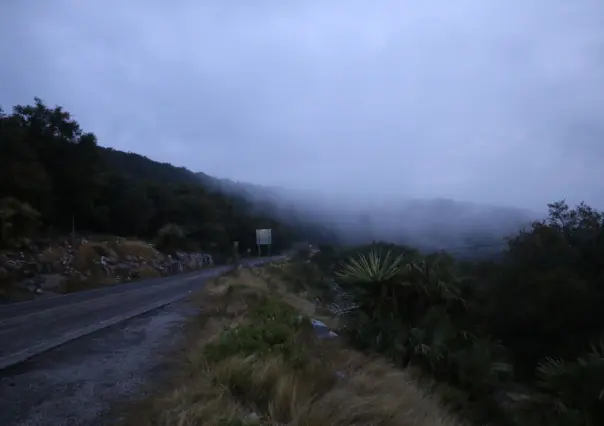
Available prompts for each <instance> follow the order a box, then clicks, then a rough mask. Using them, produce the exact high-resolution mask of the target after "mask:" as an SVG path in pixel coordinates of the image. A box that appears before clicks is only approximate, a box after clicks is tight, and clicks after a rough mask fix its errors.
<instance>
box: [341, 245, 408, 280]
mask: <svg viewBox="0 0 604 426" xmlns="http://www.w3.org/2000/svg"><path fill="white" fill-rule="evenodd" d="M403 259H404V256H403V255H398V256H392V252H390V251H387V252H386V253H385V254H383V253H381V252H380V251H378V250H377V249H375V248H372V249H371V250H370V251H369V254H363V253H359V254H358V255H357V257H352V258H349V259H347V260H345V261H343V262H340V266H341V270H340V271H337V272H336V276H337V277H338V278H340V279H343V280H344V281H347V282H356V283H380V282H384V281H387V280H390V279H392V278H393V277H395V276H396V275H397V274H399V273H400V272H401V264H402V263H403Z"/></svg>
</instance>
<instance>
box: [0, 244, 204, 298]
mask: <svg viewBox="0 0 604 426" xmlns="http://www.w3.org/2000/svg"><path fill="white" fill-rule="evenodd" d="M211 265H213V260H212V256H210V255H209V254H205V253H175V254H174V255H166V254H163V253H161V252H159V251H157V250H156V249H155V248H154V247H153V245H152V244H149V243H146V242H144V241H135V240H127V239H122V238H115V239H113V238H112V239H109V240H96V241H94V240H87V239H79V240H78V241H76V242H75V244H72V243H71V242H70V241H60V242H55V243H53V244H49V243H46V244H32V245H30V246H28V247H27V248H25V249H21V250H13V251H3V252H1V253H0V301H4V302H11V301H22V300H31V299H33V298H40V297H46V296H52V295H56V294H63V293H70V292H74V291H79V290H85V289H90V288H96V287H102V286H105V285H111V284H117V283H120V282H127V281H132V280H135V279H141V278H152V277H157V276H165V275H172V274H177V273H181V272H187V271H195V270H199V269H202V268H204V267H209V266H211Z"/></svg>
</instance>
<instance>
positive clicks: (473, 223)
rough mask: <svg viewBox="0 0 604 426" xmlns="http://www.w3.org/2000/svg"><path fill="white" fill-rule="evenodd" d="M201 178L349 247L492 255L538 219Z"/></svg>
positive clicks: (492, 209)
mask: <svg viewBox="0 0 604 426" xmlns="http://www.w3.org/2000/svg"><path fill="white" fill-rule="evenodd" d="M197 175H198V177H199V178H200V179H201V180H202V181H203V182H205V183H206V185H210V186H212V187H213V188H215V189H217V190H220V191H221V192H224V193H227V194H236V195H239V196H243V197H245V198H246V199H247V200H249V201H250V202H252V203H253V204H255V205H257V206H263V209H266V208H269V206H270V208H271V209H272V210H273V211H274V212H275V213H276V214H277V215H278V216H279V217H282V218H283V219H285V220H287V219H288V215H289V214H290V213H291V212H295V214H296V215H301V216H304V217H305V218H306V219H307V220H312V221H313V222H316V223H319V224H322V225H324V226H326V227H328V228H329V229H331V230H333V231H334V232H335V233H336V235H337V236H338V239H339V240H340V242H342V243H344V244H358V243H364V242H370V241H372V240H379V241H388V242H394V243H400V244H408V245H412V246H415V247H419V248H421V249H424V250H440V249H443V250H451V251H453V252H456V253H458V254H459V255H462V256H463V255H468V256H473V255H480V254H490V253H493V252H497V251H498V250H499V249H500V248H501V247H502V246H503V244H502V243H503V242H504V238H505V237H506V236H507V235H509V234H511V233H514V232H516V231H518V230H519V229H520V228H521V227H523V226H525V225H527V224H529V223H530V222H531V221H532V220H535V219H539V215H538V214H537V213H535V212H531V211H528V210H524V209H520V208H513V207H505V206H496V205H487V204H480V203H473V202H465V201H456V200H451V199H445V198H436V199H418V198H404V197H403V196H401V197H398V196H390V197H377V196H376V197H362V196H354V195H343V194H325V193H323V194H320V193H312V192H301V191H292V190H288V189H284V188H279V187H266V186H262V185H255V184H250V183H245V182H235V181H232V180H229V179H218V178H213V177H211V176H208V175H205V174H203V173H198V174H197Z"/></svg>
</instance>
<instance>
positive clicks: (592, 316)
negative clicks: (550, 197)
mask: <svg viewBox="0 0 604 426" xmlns="http://www.w3.org/2000/svg"><path fill="white" fill-rule="evenodd" d="M315 259H316V264H317V265H319V266H320V267H321V268H323V269H324V270H325V271H331V273H332V274H333V276H334V277H335V278H336V279H337V280H338V282H339V283H340V284H341V286H343V287H344V288H345V289H347V290H348V291H349V292H350V294H352V295H353V297H354V300H356V303H357V304H358V308H357V309H356V310H353V311H352V312H351V313H349V314H347V315H345V317H344V319H345V324H346V325H345V329H346V330H347V335H348V337H349V339H350V340H351V342H353V343H354V344H355V345H357V347H359V348H361V349H364V350H368V351H376V352H379V353H382V354H385V355H386V356H388V357H389V358H390V359H392V360H393V361H395V362H396V363H397V364H398V365H400V366H404V367H407V366H412V367H416V368H419V369H421V370H422V371H423V372H424V373H426V375H427V376H428V377H432V378H434V379H436V381H437V382H438V383H439V385H438V386H436V387H435V389H437V393H438V394H439V395H441V396H443V397H444V398H445V400H446V401H447V402H448V403H449V404H450V406H452V407H454V408H456V409H458V410H460V411H462V412H463V413H464V415H466V416H469V417H470V418H471V419H472V420H474V422H475V424H477V425H485V424H492V425H522V426H525V425H526V426H529V425H530V426H534V425H548V426H557V425H560V426H579V425H585V426H588V425H601V424H604V341H603V340H602V339H603V338H604V315H602V307H603V306H604V281H603V280H604V214H603V213H602V212H599V211H596V210H594V209H592V208H590V207H589V206H587V205H585V204H580V205H579V206H577V207H576V208H574V209H573V208H570V207H569V206H568V205H567V204H566V203H564V202H557V203H553V204H551V205H550V206H549V217H548V219H546V220H544V221H540V222H535V223H533V224H532V227H530V228H529V229H526V230H523V231H521V232H519V233H518V234H517V235H515V236H513V237H511V238H510V239H509V244H508V247H507V249H506V250H505V252H504V253H503V255H502V257H501V258H500V259H498V260H497V261H489V262H486V261H480V262H467V261H466V262H463V263H461V262H459V261H456V260H455V259H454V258H452V257H451V256H448V255H447V254H443V253H439V254H434V255H428V256H424V255H421V254H419V253H418V252H417V251H415V250H412V249H409V248H406V247H398V246H392V245H390V246H387V245H372V246H369V247H362V248H359V249H358V250H355V253H351V252H339V253H338V252H334V251H325V252H324V253H323V252H322V253H321V254H320V255H318V256H315Z"/></svg>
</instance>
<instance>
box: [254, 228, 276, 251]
mask: <svg viewBox="0 0 604 426" xmlns="http://www.w3.org/2000/svg"><path fill="white" fill-rule="evenodd" d="M271 244H272V230H271V229H256V245H257V246H258V257H260V255H261V253H262V246H267V249H268V254H269V256H270V253H271Z"/></svg>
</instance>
